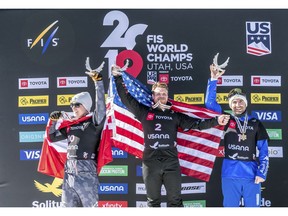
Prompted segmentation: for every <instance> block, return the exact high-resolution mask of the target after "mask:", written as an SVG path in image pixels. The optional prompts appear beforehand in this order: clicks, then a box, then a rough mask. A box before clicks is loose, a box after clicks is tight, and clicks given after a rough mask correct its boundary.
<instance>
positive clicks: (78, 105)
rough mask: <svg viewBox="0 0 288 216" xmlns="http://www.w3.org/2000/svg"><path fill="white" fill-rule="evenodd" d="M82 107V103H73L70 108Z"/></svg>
mask: <svg viewBox="0 0 288 216" xmlns="http://www.w3.org/2000/svg"><path fill="white" fill-rule="evenodd" d="M81 105H82V104H81V103H71V104H70V107H71V108H73V107H75V108H79V107H80V106H81Z"/></svg>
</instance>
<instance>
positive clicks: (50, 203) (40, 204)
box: [32, 200, 61, 208]
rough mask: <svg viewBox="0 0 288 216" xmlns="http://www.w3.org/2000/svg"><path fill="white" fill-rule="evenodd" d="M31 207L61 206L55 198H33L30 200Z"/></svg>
mask: <svg viewBox="0 0 288 216" xmlns="http://www.w3.org/2000/svg"><path fill="white" fill-rule="evenodd" d="M32 207H34V208H59V207H61V202H58V201H55V200H45V201H39V200H34V201H33V202H32Z"/></svg>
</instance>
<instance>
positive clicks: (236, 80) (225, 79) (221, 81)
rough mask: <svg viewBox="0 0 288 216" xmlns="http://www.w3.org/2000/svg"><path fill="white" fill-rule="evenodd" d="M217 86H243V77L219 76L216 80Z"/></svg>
mask: <svg viewBox="0 0 288 216" xmlns="http://www.w3.org/2000/svg"><path fill="white" fill-rule="evenodd" d="M217 86H243V76H240V75H239V76H221V77H219V78H218V80H217Z"/></svg>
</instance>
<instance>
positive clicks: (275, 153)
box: [268, 146, 283, 158]
mask: <svg viewBox="0 0 288 216" xmlns="http://www.w3.org/2000/svg"><path fill="white" fill-rule="evenodd" d="M268 152H269V158H283V147H282V146H268Z"/></svg>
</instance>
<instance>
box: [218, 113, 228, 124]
mask: <svg viewBox="0 0 288 216" xmlns="http://www.w3.org/2000/svg"><path fill="white" fill-rule="evenodd" d="M229 119H230V115H224V114H222V115H220V116H218V124H219V125H226V124H227V123H228V122H229Z"/></svg>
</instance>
